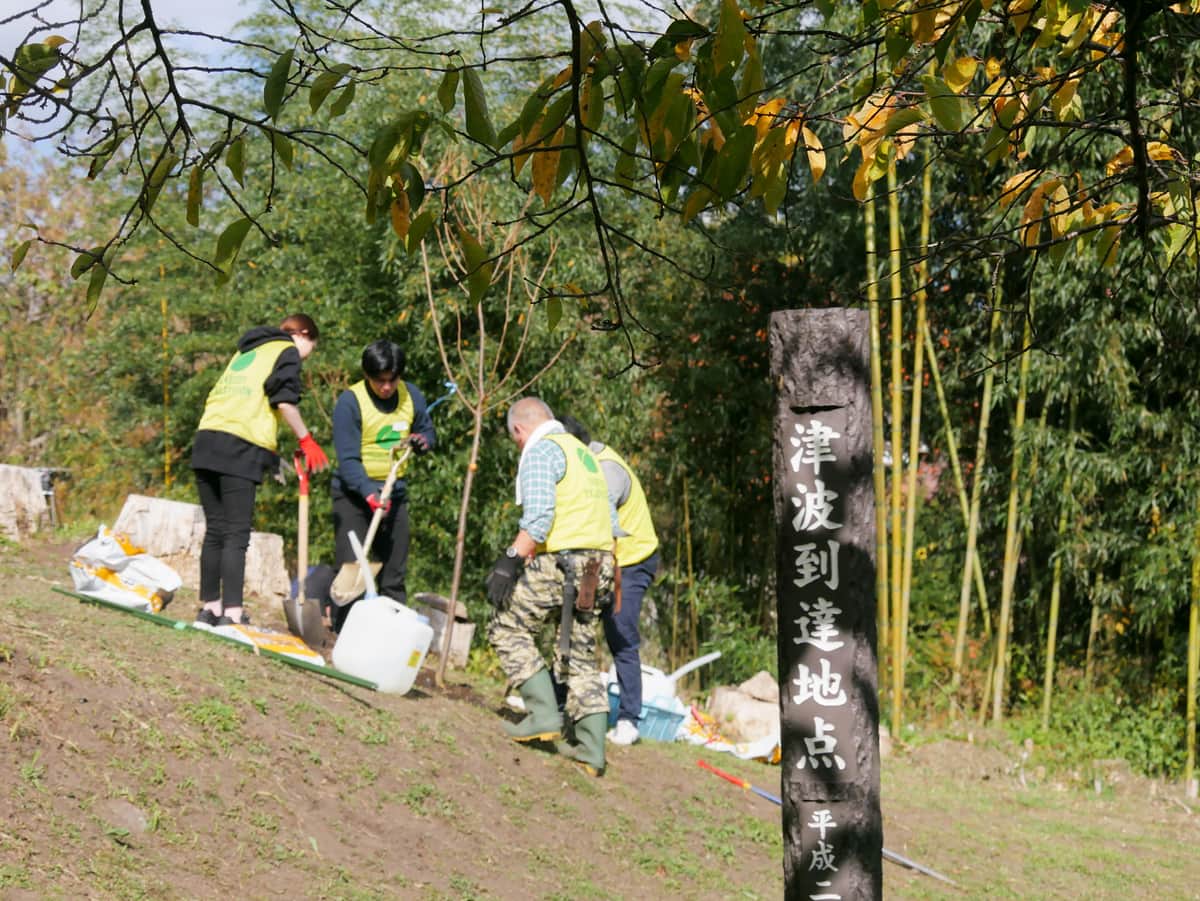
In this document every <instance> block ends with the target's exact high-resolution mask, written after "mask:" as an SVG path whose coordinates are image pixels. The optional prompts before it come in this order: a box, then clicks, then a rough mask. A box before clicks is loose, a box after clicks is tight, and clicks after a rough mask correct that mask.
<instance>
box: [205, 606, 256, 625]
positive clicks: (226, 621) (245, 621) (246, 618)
mask: <svg viewBox="0 0 1200 901" xmlns="http://www.w3.org/2000/svg"><path fill="white" fill-rule="evenodd" d="M214 625H217V626H248V625H250V614H249V613H247V612H246V610H245V608H243V609H242V618H241V619H230V618H229V617H228V616H226V615H225V614H223V613H222V614H221V617H220V619H218V620H217V621H216V622H215V623H214Z"/></svg>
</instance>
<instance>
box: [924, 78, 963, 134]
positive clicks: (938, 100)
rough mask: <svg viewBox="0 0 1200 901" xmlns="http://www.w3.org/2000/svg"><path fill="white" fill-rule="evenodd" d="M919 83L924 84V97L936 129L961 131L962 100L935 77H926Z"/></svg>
mask: <svg viewBox="0 0 1200 901" xmlns="http://www.w3.org/2000/svg"><path fill="white" fill-rule="evenodd" d="M921 81H922V82H924V84H925V95H926V96H927V97H928V98H929V108H930V109H931V110H932V111H933V118H934V120H935V121H936V122H937V124H938V127H939V128H941V129H942V130H943V131H948V132H958V131H961V130H962V127H963V122H964V114H965V112H966V110H965V109H964V107H963V100H962V98H961V97H959V96H958V95H957V94H955V93H954V92H953V91H952V90H950V88H949V86H948V85H947V84H946V82H944V81H943V80H942V79H940V78H938V77H937V76H936V75H926V76H924V77H923V78H922V79H921Z"/></svg>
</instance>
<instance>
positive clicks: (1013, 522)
mask: <svg viewBox="0 0 1200 901" xmlns="http://www.w3.org/2000/svg"><path fill="white" fill-rule="evenodd" d="M1032 340H1033V301H1032V299H1031V300H1030V307H1029V310H1028V312H1027V313H1026V314H1025V326H1024V328H1023V329H1022V333H1021V367H1020V370H1019V375H1018V376H1017V409H1016V413H1015V415H1014V416H1013V440H1012V446H1013V452H1012V467H1011V468H1010V470H1009V476H1008V520H1007V524H1006V525H1005V529H1004V570H1003V573H1004V574H1003V577H1002V578H1001V581H1000V618H999V619H998V620H997V622H996V671H995V672H996V676H995V678H996V685H995V687H994V688H993V689H992V722H994V723H997V724H999V723H1000V722H1001V721H1002V720H1003V719H1004V697H1005V691H1004V689H1005V679H1006V678H1007V672H1006V667H1005V664H1006V663H1007V660H1008V632H1009V629H1010V628H1011V621H1012V600H1013V587H1014V586H1015V584H1016V580H1017V548H1018V538H1017V533H1018V526H1019V523H1020V518H1021V511H1020V498H1021V495H1020V491H1019V488H1020V484H1021V462H1022V456H1023V453H1022V447H1021V444H1022V437H1023V435H1024V432H1025V400H1026V397H1027V395H1028V392H1029V356H1030V354H1029V346H1030V343H1031V342H1032Z"/></svg>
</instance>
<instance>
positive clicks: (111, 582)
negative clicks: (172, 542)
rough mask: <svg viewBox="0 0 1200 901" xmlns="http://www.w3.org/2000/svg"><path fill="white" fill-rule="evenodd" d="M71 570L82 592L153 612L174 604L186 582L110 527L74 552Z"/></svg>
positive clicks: (77, 587)
mask: <svg viewBox="0 0 1200 901" xmlns="http://www.w3.org/2000/svg"><path fill="white" fill-rule="evenodd" d="M70 569H71V578H72V580H74V582H75V590H76V591H77V592H79V593H80V594H86V595H88V596H90V597H94V598H99V599H100V600H102V601H109V602H111V603H114V604H120V605H121V606H122V607H132V608H134V609H136V610H142V611H146V612H150V613H158V612H159V611H161V610H162V609H163V608H164V607H166V606H167V604H169V603H171V598H173V597H174V596H175V592H176V590H177V589H178V588H179V586H180V585H182V584H183V580H182V579H180V578H179V573H177V572H175V570H173V569H172V568H171V567H169V566H167V564H165V563H163V562H162V561H161V560H159V559H158V558H157V557H152V556H151V555H150V554H147V553H146V552H145V550H144V549H143V548H140V547H137V546H136V545H134V544H133V543H132V542H131V541H130V540H129V539H128V538H127V537H125V536H124V535H121V534H119V533H117V532H113V531H112V530H111V529H109V528H108V527H107V526H101V527H100V529H99V531H98V532H97V533H96V537H95V538H93V539H91V540H90V541H88V542H87V543H86V544H84V545H83V546H82V547H81V548H79V549H78V550H77V551H75V554H74V556H72V557H71V563H70Z"/></svg>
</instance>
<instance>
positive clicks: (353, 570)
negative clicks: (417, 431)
mask: <svg viewBox="0 0 1200 901" xmlns="http://www.w3.org/2000/svg"><path fill="white" fill-rule="evenodd" d="M411 453H412V445H406V446H405V448H404V453H402V454H400V456H398V457H397V456H396V449H395V448H392V468H391V469H389V470H388V474H387V479H386V480H385V481H384V483H383V490H382V491H380V492H379V506H378V507H376V508H375V514H374V515H373V516H372V517H371V525H370V527H369V528H368V529H367V537H366V539H365V540H364V541H363V543H362V546H363V548H364V549H365V551H366V552H367V553H369V552H370V550H371V544H372V543H373V542H374V541H375V533H376V532H378V531H379V524H380V522H382V521H383V510H384V507H386V506H387V502H388V501H389V500H391V497H392V486H394V485H395V484H396V474H397V473H398V472H399V471H400V467H401V465H403V463H404V461H405V460H407V459H408V455H409V454H411ZM370 566H371V572H372V573H373V574H374V573H378V572H379V569H380V564H378V563H372V564H371V565H370ZM366 590H367V580H366V579H365V578H364V576H363V571H362V568H361V567H360V566H359V565H358V564H357V563H355V562H348V563H343V564H342V568H341V569H339V570H338V574H337V576H336V577H335V578H334V580H333V585H331V586H330V587H329V596H330V597H331V598H332V599H333V602H334V603H335V604H337V605H338V606H339V607H344V606H346V605H347V604H349V603H350V602H351V601H355V600H358V598H360V597H362V594H363V592H364V591H366Z"/></svg>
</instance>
